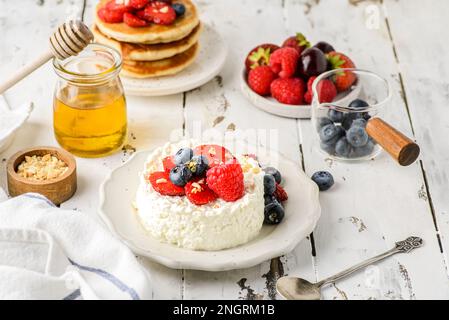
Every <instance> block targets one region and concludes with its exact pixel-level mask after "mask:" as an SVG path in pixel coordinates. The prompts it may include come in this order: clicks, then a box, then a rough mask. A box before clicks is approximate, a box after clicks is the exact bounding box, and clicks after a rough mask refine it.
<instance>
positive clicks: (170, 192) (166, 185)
mask: <svg viewBox="0 0 449 320" xmlns="http://www.w3.org/2000/svg"><path fill="white" fill-rule="evenodd" d="M168 175H169V173H168V172H165V171H161V172H153V173H151V174H150V175H149V176H148V178H147V179H148V181H150V183H151V185H152V186H153V189H154V190H156V191H157V192H159V193H160V194H162V195H164V196H183V195H184V194H185V191H184V187H178V186H176V185H174V184H173V183H172V182H171V181H170V178H169V176H168Z"/></svg>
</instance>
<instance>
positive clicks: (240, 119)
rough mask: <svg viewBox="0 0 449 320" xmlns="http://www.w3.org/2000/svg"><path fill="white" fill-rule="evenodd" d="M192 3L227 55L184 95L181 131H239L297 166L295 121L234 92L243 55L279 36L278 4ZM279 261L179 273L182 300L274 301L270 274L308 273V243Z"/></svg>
mask: <svg viewBox="0 0 449 320" xmlns="http://www.w3.org/2000/svg"><path fill="white" fill-rule="evenodd" d="M197 3H198V5H199V8H200V11H201V19H202V20H204V21H207V22H209V23H211V24H213V25H214V26H215V27H216V28H217V30H219V31H220V32H221V34H222V36H224V38H225V39H226V41H227V43H228V45H229V48H230V52H229V57H228V60H227V63H226V65H225V67H224V69H223V71H222V73H221V76H220V78H218V79H215V81H212V82H210V83H209V84H207V85H205V86H203V87H201V88H200V89H198V90H194V91H192V92H190V93H189V94H188V95H187V97H186V107H185V116H186V130H187V133H189V134H191V135H194V136H195V137H196V132H198V131H199V130H198V127H201V128H202V131H208V129H211V128H214V129H216V130H217V132H219V133H220V135H223V133H224V132H226V131H228V132H229V130H231V131H232V130H234V129H235V130H236V131H239V130H242V131H243V135H241V136H240V137H242V136H243V137H244V138H246V139H247V140H249V142H250V143H255V144H261V145H264V146H267V147H270V148H273V149H275V150H279V151H280V152H281V153H282V154H283V155H284V156H286V157H288V158H290V159H292V160H294V161H296V162H297V163H298V165H300V152H299V143H298V135H297V130H296V120H291V119H284V118H278V117H273V116H271V115H269V114H266V113H264V112H262V111H259V110H258V109H256V108H255V107H253V106H252V105H251V104H250V103H249V102H248V101H247V100H246V99H245V98H244V97H243V96H242V94H241V93H240V78H241V72H242V68H243V63H244V58H245V56H246V54H247V52H248V51H249V50H250V49H252V48H253V47H254V46H256V45H258V44H261V43H264V42H279V41H280V40H281V39H282V38H283V37H284V36H285V30H284V26H283V22H282V21H283V12H282V1H280V0H279V1H272V0H270V1H269V0H264V1H260V0H251V1H211V0H209V1H201V2H197ZM267 21H269V23H267ZM209 132H210V131H209ZM255 140H256V141H255ZM292 196H294V195H292ZM281 262H282V263H281V264H279V263H278V260H273V261H272V262H269V261H267V262H265V263H263V264H261V265H259V266H256V267H254V268H250V269H245V270H235V271H230V272H219V273H205V272H197V271H185V294H184V297H185V298H186V299H197V298H203V299H236V298H239V299H272V298H276V293H275V289H274V283H275V278H276V274H279V273H289V272H290V271H291V270H292V269H295V270H298V271H299V272H301V273H302V274H304V275H313V274H314V271H313V265H312V259H311V247H310V243H309V241H308V240H304V241H303V242H302V243H301V244H300V245H299V246H298V247H297V248H296V250H295V251H294V252H293V253H291V254H289V255H287V256H285V257H283V258H282V259H281Z"/></svg>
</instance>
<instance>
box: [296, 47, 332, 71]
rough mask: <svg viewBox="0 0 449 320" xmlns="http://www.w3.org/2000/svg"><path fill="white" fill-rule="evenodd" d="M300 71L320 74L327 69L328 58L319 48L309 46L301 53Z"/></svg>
mask: <svg viewBox="0 0 449 320" xmlns="http://www.w3.org/2000/svg"><path fill="white" fill-rule="evenodd" d="M298 68H299V72H300V73H302V74H304V75H306V76H308V77H313V76H318V75H320V74H321V73H323V72H325V71H326V70H327V59H326V56H325V55H324V53H323V52H322V51H321V50H320V49H318V48H314V47H312V48H309V49H307V50H305V51H304V52H303V53H302V54H301V58H300V59H299V66H298Z"/></svg>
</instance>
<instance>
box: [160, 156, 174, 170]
mask: <svg viewBox="0 0 449 320" xmlns="http://www.w3.org/2000/svg"><path fill="white" fill-rule="evenodd" d="M162 166H163V167H164V171H165V172H170V170H171V169H173V168H174V167H176V164H175V163H174V162H173V157H165V158H164V159H162Z"/></svg>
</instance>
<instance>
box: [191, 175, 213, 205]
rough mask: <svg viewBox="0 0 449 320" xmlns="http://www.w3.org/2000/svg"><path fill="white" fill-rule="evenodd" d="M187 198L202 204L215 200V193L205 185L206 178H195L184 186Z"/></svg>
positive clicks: (194, 202)
mask: <svg viewBox="0 0 449 320" xmlns="http://www.w3.org/2000/svg"><path fill="white" fill-rule="evenodd" d="M184 189H185V193H186V196H187V199H189V200H190V202H192V203H193V204H196V205H203V204H207V203H209V202H212V201H214V200H216V199H217V198H218V197H217V195H216V194H215V193H214V192H213V191H212V190H211V189H210V188H209V187H208V186H207V184H206V178H197V179H194V180H192V181H190V182H189V183H187V184H186V186H185V188H184Z"/></svg>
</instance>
